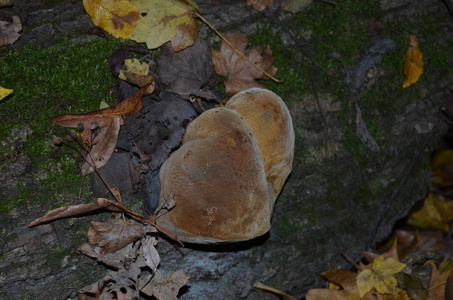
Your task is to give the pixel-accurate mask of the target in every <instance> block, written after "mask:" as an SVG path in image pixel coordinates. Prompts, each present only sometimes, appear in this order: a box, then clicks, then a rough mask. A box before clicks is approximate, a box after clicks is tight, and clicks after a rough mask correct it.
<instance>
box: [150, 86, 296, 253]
mask: <svg viewBox="0 0 453 300" xmlns="http://www.w3.org/2000/svg"><path fill="white" fill-rule="evenodd" d="M240 95H242V96H241V97H238V96H240ZM232 100H233V102H231V104H230V103H228V105H227V107H225V108H215V109H211V110H208V111H206V112H204V113H203V114H201V115H200V116H199V117H198V118H196V119H195V120H194V121H192V122H191V123H190V124H189V125H188V127H187V130H186V133H185V135H184V138H183V141H182V145H181V147H180V148H179V149H178V150H176V151H175V152H173V153H172V154H171V156H170V157H169V158H168V159H167V161H166V162H165V163H164V164H163V165H162V167H161V170H160V174H159V178H160V182H161V194H160V205H159V207H162V206H164V205H165V203H166V202H167V201H169V200H170V199H174V200H175V202H176V205H175V206H174V207H173V208H172V209H171V210H169V211H168V212H165V213H160V212H157V215H158V217H157V220H156V223H157V225H159V226H160V227H161V228H163V229H164V230H165V231H166V232H167V233H168V234H170V235H172V236H173V237H176V238H178V239H179V240H181V241H184V242H190V243H200V244H207V243H223V242H236V241H244V240H249V239H252V238H254V237H258V236H261V235H263V234H265V233H266V232H267V231H268V230H269V229H270V220H271V216H272V210H273V207H274V203H275V199H276V197H277V195H278V193H279V192H280V190H281V188H282V186H283V183H284V181H285V180H286V177H287V176H288V174H289V172H290V171H291V163H292V158H293V151H294V133H293V128H292V123H291V117H290V116H289V112H288V109H287V108H286V106H285V104H284V103H283V101H282V100H281V99H280V98H279V97H278V96H277V95H275V94H274V93H272V92H270V91H267V90H264V89H258V88H253V89H249V90H246V91H244V92H242V93H240V94H238V95H237V96H235V97H233V98H232V99H231V100H230V101H232ZM255 104H256V105H255ZM261 131H265V132H264V133H263V132H261ZM274 147H275V149H274Z"/></svg>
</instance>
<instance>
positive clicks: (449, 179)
mask: <svg viewBox="0 0 453 300" xmlns="http://www.w3.org/2000/svg"><path fill="white" fill-rule="evenodd" d="M429 165H430V168H431V183H432V184H433V185H435V186H436V187H441V188H445V187H450V186H453V150H451V149H449V150H442V151H437V152H434V153H433V154H432V155H431V157H430V160H429Z"/></svg>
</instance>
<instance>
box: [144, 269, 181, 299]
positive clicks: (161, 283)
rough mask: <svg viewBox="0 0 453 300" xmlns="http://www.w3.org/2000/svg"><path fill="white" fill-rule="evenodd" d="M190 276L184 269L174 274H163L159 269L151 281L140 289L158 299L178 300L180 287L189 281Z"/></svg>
mask: <svg viewBox="0 0 453 300" xmlns="http://www.w3.org/2000/svg"><path fill="white" fill-rule="evenodd" d="M189 278H190V277H189V276H187V275H186V274H184V271H183V270H178V271H175V272H173V273H172V274H167V275H162V273H161V272H160V270H157V272H156V274H155V275H154V277H153V279H152V280H151V282H150V283H148V284H147V285H145V286H144V287H142V288H141V289H140V291H141V292H142V293H144V294H146V295H148V296H154V297H156V299H157V300H178V298H177V296H178V293H179V289H180V288H181V287H183V286H185V285H186V284H187V283H188V282H189Z"/></svg>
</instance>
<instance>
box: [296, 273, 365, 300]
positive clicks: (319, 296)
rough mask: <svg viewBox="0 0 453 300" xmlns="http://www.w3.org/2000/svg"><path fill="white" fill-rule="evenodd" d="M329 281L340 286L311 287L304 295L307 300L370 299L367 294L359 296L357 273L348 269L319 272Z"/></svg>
mask: <svg viewBox="0 0 453 300" xmlns="http://www.w3.org/2000/svg"><path fill="white" fill-rule="evenodd" d="M321 275H322V276H323V277H324V278H326V279H327V280H328V281H329V282H332V283H334V284H336V285H338V286H340V287H341V289H312V290H309V291H308V293H307V294H306V295H305V298H306V299H307V300H360V299H365V300H371V299H373V297H372V296H371V295H370V293H369V294H367V295H365V296H364V297H363V298H360V296H359V289H358V286H357V283H356V276H357V273H354V272H352V271H348V270H338V269H337V270H332V271H328V272H324V273H321Z"/></svg>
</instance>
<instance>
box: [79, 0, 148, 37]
mask: <svg viewBox="0 0 453 300" xmlns="http://www.w3.org/2000/svg"><path fill="white" fill-rule="evenodd" d="M83 6H84V7H85V10H86V11H87V13H88V14H89V15H90V17H91V20H92V21H93V23H94V24H95V25H96V26H99V27H101V28H102V29H104V30H105V31H107V32H108V33H110V34H111V35H113V36H114V37H117V38H122V39H128V38H129V35H130V34H131V32H132V30H133V29H134V28H135V26H136V24H137V22H138V21H139V20H140V19H142V18H143V17H142V15H141V14H140V12H138V11H137V8H136V7H135V6H134V5H133V4H131V3H130V2H129V1H128V0H83Z"/></svg>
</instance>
